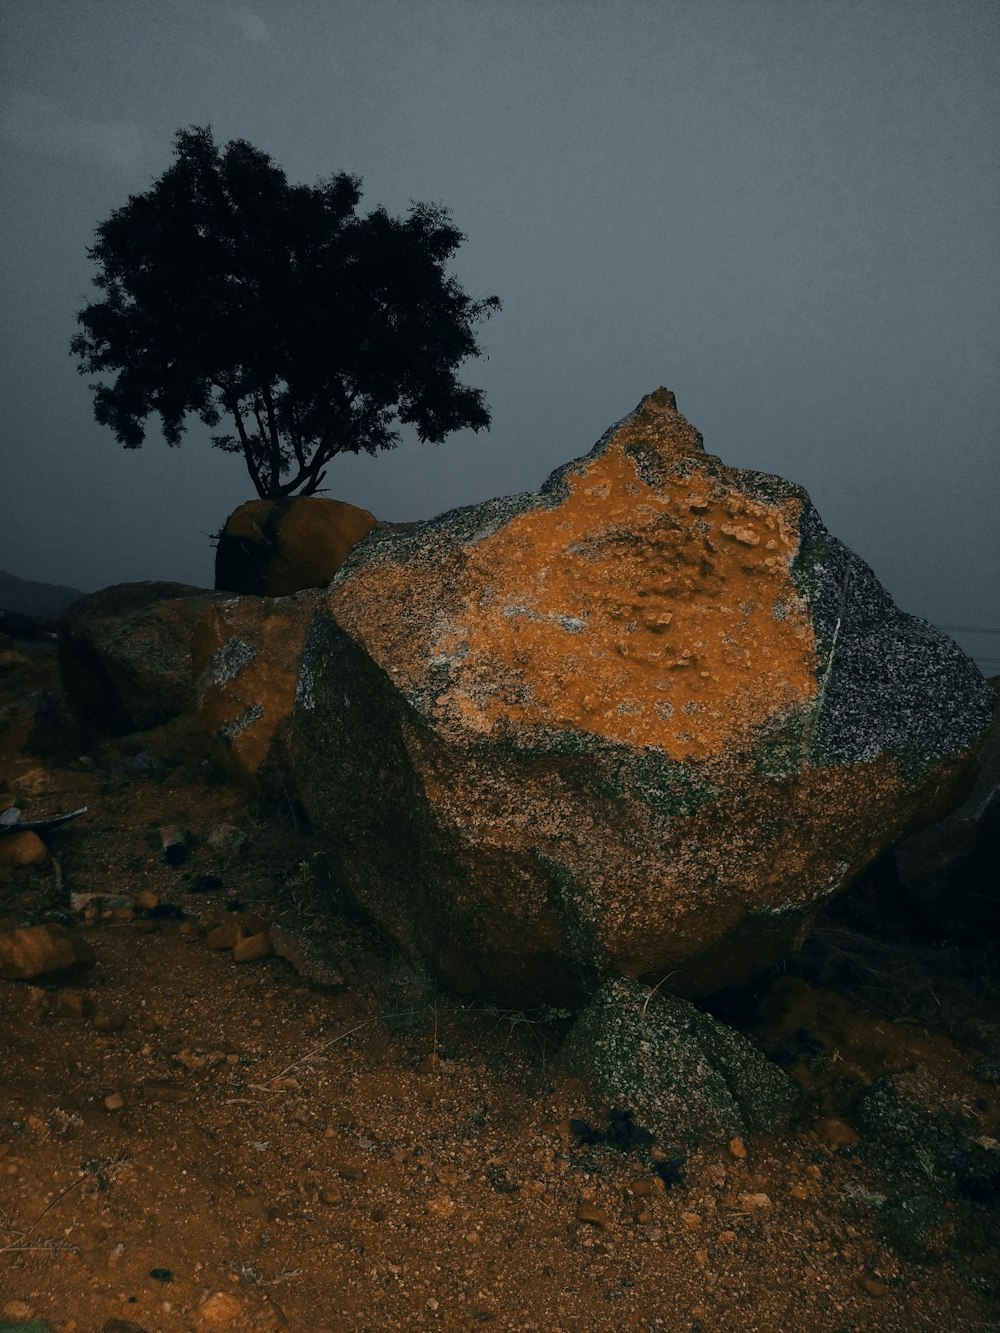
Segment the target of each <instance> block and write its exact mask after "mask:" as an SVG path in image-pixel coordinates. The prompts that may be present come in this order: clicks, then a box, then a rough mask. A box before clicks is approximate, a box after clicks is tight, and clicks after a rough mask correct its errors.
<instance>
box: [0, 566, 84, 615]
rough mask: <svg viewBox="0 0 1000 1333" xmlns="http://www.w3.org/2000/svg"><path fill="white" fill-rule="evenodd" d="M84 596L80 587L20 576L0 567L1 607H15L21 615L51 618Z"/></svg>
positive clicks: (0, 609)
mask: <svg viewBox="0 0 1000 1333" xmlns="http://www.w3.org/2000/svg"><path fill="white" fill-rule="evenodd" d="M82 596H83V593H82V592H81V591H80V589H79V588H69V587H65V586H63V584H61V583H36V582H34V581H33V580H31V579H19V578H17V576H16V575H14V574H8V573H7V572H6V570H2V569H0V611H14V612H16V613H17V614H18V615H21V616H37V617H38V618H40V619H48V618H51V617H54V616H58V615H59V613H60V612H61V611H62V610H64V608H65V607H67V606H69V604H70V602H75V601H76V599H77V598H78V597H82Z"/></svg>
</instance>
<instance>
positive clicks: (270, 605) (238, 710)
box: [192, 593, 315, 786]
mask: <svg viewBox="0 0 1000 1333" xmlns="http://www.w3.org/2000/svg"><path fill="white" fill-rule="evenodd" d="M314 602H315V598H314V596H311V595H310V594H309V593H302V594H300V595H299V596H297V597H283V598H274V599H272V598H264V597H235V598H233V599H232V600H231V601H226V602H222V603H220V604H219V605H218V606H215V607H212V608H211V609H210V610H209V611H207V612H206V613H205V614H204V615H203V616H202V617H201V618H200V619H199V621H198V623H197V625H196V626H195V631H194V637H193V640H192V665H193V671H194V677H195V680H196V682H197V714H198V719H199V721H200V723H201V725H202V726H203V727H204V728H205V730H207V731H208V732H209V734H210V735H211V736H212V739H213V742H214V746H215V751H216V755H217V757H218V759H219V762H220V763H221V765H222V767H223V768H225V769H226V770H227V771H228V772H229V773H230V774H231V775H232V776H234V777H236V778H237V779H239V780H241V781H243V782H245V783H247V784H249V785H251V786H252V785H254V784H256V783H257V782H258V781H259V780H261V779H262V778H265V777H266V770H267V769H269V768H270V769H274V768H277V769H280V770H285V769H287V745H288V735H287V733H288V726H289V719H290V717H291V712H292V706H293V704H294V701H295V680H296V676H297V674H298V667H299V656H300V654H301V651H302V645H303V643H304V642H305V636H306V630H307V629H308V626H309V620H310V618H311V616H312V613H313V609H314Z"/></svg>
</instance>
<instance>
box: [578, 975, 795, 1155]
mask: <svg viewBox="0 0 1000 1333" xmlns="http://www.w3.org/2000/svg"><path fill="white" fill-rule="evenodd" d="M559 1064H560V1067H561V1068H562V1070H563V1071H564V1072H565V1073H566V1074H569V1075H572V1076H573V1077H576V1078H578V1079H580V1080H581V1082H582V1083H583V1084H584V1086H585V1088H586V1089H587V1092H588V1095H589V1096H590V1097H591V1098H592V1100H594V1101H595V1102H596V1103H598V1104H604V1105H607V1106H615V1107H621V1108H622V1109H623V1110H626V1111H629V1112H631V1114H632V1116H633V1118H634V1120H635V1121H636V1123H637V1124H638V1125H641V1126H642V1127H643V1128H644V1129H647V1130H649V1131H650V1132H651V1133H652V1134H654V1135H655V1136H656V1138H657V1141H658V1145H659V1147H660V1148H662V1149H664V1150H666V1151H668V1152H685V1151H688V1150H690V1149H692V1148H696V1147H698V1146H700V1145H702V1144H707V1143H718V1144H724V1143H726V1142H728V1141H729V1140H731V1139H733V1138H735V1137H737V1136H739V1135H743V1134H748V1133H750V1132H752V1131H754V1130H764V1129H768V1130H772V1129H774V1128H775V1127H776V1126H777V1125H779V1124H780V1123H781V1122H782V1121H783V1120H784V1119H786V1118H787V1116H788V1115H789V1114H790V1113H791V1111H792V1110H793V1109H794V1108H795V1105H796V1102H797V1093H796V1091H795V1088H794V1086H793V1085H792V1083H791V1082H790V1081H789V1080H788V1079H787V1078H786V1077H785V1075H784V1074H783V1073H782V1072H781V1070H780V1069H778V1067H777V1066H776V1065H773V1064H771V1062H770V1061H769V1060H767V1059H766V1058H765V1057H764V1056H763V1055H762V1054H761V1053H760V1052H759V1051H758V1050H757V1049H756V1048H755V1047H754V1046H751V1044H750V1043H749V1042H748V1041H747V1040H746V1039H745V1038H743V1037H741V1036H740V1035H739V1034H738V1033H736V1032H734V1031H733V1030H732V1029H731V1028H727V1027H724V1026H723V1025H722V1024H721V1023H718V1022H716V1021H715V1019H713V1018H711V1017H710V1016H709V1015H708V1014H705V1013H702V1012H701V1011H700V1010H698V1009H695V1008H694V1006H693V1005H691V1004H689V1003H688V1002H687V1001H686V1000H682V999H679V998H678V997H677V996H676V995H670V994H667V993H665V992H662V991H653V990H651V989H650V988H649V987H647V986H643V985H640V984H639V983H638V982H636V981H632V980H630V979H628V978H626V977H620V978H616V979H614V980H612V981H608V982H606V983H605V984H604V985H603V986H601V987H600V989H599V990H598V991H597V992H596V994H595V995H594V997H593V999H592V1000H591V1001H590V1004H589V1005H588V1006H587V1008H586V1009H585V1010H584V1011H583V1012H582V1013H581V1014H580V1017H579V1018H578V1019H577V1021H576V1024H575V1026H574V1027H573V1028H572V1030H571V1031H570V1034H569V1036H568V1037H567V1038H566V1041H565V1042H564V1044H563V1047H562V1049H561V1051H560V1053H559Z"/></svg>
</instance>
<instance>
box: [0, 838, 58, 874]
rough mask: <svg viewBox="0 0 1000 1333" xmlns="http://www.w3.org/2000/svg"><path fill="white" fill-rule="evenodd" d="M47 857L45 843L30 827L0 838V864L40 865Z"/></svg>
mask: <svg viewBox="0 0 1000 1333" xmlns="http://www.w3.org/2000/svg"><path fill="white" fill-rule="evenodd" d="M48 859H49V853H48V849H47V847H46V846H45V843H44V842H42V840H41V838H40V837H39V836H38V834H37V833H34V832H32V830H30V829H25V830H24V831H23V832H20V833H8V834H7V835H6V837H3V838H0V865H8V866H40V865H44V864H45V862H46V861H47V860H48Z"/></svg>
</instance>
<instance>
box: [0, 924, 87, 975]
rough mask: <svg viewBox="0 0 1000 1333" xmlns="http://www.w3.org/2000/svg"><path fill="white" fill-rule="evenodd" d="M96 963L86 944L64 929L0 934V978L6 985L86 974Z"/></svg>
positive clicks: (24, 928) (27, 928) (22, 928)
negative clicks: (15, 982) (40, 978)
mask: <svg viewBox="0 0 1000 1333" xmlns="http://www.w3.org/2000/svg"><path fill="white" fill-rule="evenodd" d="M96 961H97V960H96V958H95V957H94V951H93V949H92V948H91V947H90V945H89V944H88V943H87V941H86V940H84V939H82V938H81V937H80V936H79V935H77V934H74V932H73V931H70V930H67V929H66V927H65V926H58V925H47V926H19V927H16V928H15V929H13V930H3V931H0V977H2V978H3V979H4V980H6V981H32V980H34V978H35V977H61V976H70V975H72V974H73V973H76V972H86V971H87V970H88V969H89V968H91V967H93V966H94V963H95V962H96Z"/></svg>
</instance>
